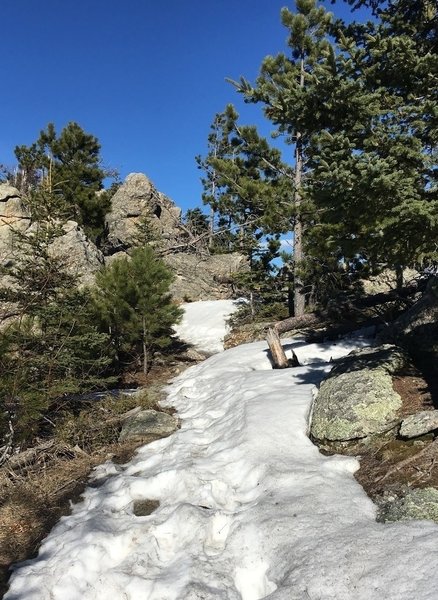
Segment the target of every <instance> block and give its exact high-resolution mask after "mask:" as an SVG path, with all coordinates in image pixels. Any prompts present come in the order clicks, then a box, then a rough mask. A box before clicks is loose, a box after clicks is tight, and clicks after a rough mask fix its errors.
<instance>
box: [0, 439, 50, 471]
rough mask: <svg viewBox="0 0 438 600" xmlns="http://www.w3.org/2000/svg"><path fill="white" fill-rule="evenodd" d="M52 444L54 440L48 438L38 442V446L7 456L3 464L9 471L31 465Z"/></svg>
mask: <svg viewBox="0 0 438 600" xmlns="http://www.w3.org/2000/svg"><path fill="white" fill-rule="evenodd" d="M54 444H55V442H54V440H49V441H47V442H43V443H42V444H39V445H38V446H34V447H33V448H29V449H28V450H24V451H23V452H19V453H18V454H13V455H12V456H10V457H9V458H8V460H7V461H6V462H5V464H4V466H5V467H6V468H7V469H9V470H11V471H15V470H17V469H22V468H24V467H26V466H28V465H32V464H33V463H35V462H36V461H37V460H38V458H39V457H40V456H41V455H42V454H43V453H44V452H47V450H50V449H51V448H52V447H53V446H54Z"/></svg>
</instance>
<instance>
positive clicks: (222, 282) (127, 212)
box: [105, 173, 247, 302]
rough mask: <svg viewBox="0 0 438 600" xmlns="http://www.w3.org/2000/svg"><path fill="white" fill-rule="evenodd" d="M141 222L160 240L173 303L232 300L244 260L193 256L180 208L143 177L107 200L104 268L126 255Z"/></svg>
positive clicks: (131, 177) (236, 256)
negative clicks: (146, 222) (147, 222)
mask: <svg viewBox="0 0 438 600" xmlns="http://www.w3.org/2000/svg"><path fill="white" fill-rule="evenodd" d="M145 217H148V218H149V220H150V224H151V225H152V227H153V228H154V230H155V232H156V234H157V236H158V239H159V241H158V244H157V245H158V246H159V248H160V249H161V250H163V260H164V261H165V262H166V264H167V265H168V266H169V267H170V268H171V269H172V271H173V272H174V273H175V276H176V277H175V281H174V283H173V284H172V287H171V292H172V295H173V297H174V298H175V299H176V300H177V301H179V302H184V301H186V302H187V301H196V300H212V299H223V298H230V297H231V295H232V293H233V290H232V281H231V277H232V275H233V274H235V273H237V272H239V271H242V270H244V269H245V268H247V265H246V261H245V259H244V257H243V256H241V255H240V254H236V253H234V254H221V255H213V256H210V255H208V254H206V253H205V252H204V253H203V254H199V253H196V252H194V251H193V247H191V246H190V244H187V242H188V241H189V238H188V233H187V231H186V230H185V228H184V227H183V226H182V225H181V209H180V208H178V207H177V206H176V205H175V204H174V203H173V202H172V200H170V199H169V198H167V197H166V196H165V195H164V194H162V193H161V192H158V191H157V190H156V188H155V187H154V185H153V184H152V182H151V181H150V180H149V179H148V178H147V177H146V175H143V174H142V173H131V174H130V175H128V176H127V178H126V180H125V182H124V183H123V184H122V185H121V186H120V188H119V189H118V190H117V192H116V193H115V194H114V196H113V198H112V200H111V210H110V212H109V213H108V214H107V216H106V219H105V222H106V228H107V240H108V244H107V247H106V256H105V262H106V264H109V263H110V262H111V261H112V260H117V258H118V257H119V256H126V252H129V249H130V248H131V247H132V244H133V242H134V240H135V238H136V235H138V225H139V223H141V220H142V219H143V218H145ZM185 243H186V246H185ZM172 249H174V251H173V250H172Z"/></svg>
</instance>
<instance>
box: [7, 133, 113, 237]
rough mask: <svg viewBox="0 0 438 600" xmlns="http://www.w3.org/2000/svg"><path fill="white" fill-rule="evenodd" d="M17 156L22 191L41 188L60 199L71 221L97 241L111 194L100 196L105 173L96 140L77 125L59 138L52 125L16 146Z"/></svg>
mask: <svg viewBox="0 0 438 600" xmlns="http://www.w3.org/2000/svg"><path fill="white" fill-rule="evenodd" d="M15 155H16V157H17V160H18V163H19V168H20V173H21V188H22V190H23V191H25V192H28V191H29V190H34V189H35V188H36V187H38V185H40V186H42V187H43V188H45V189H46V190H48V191H49V193H53V194H55V195H57V196H59V197H61V198H62V201H63V203H64V205H65V206H66V207H67V211H68V214H67V216H68V218H72V219H75V220H76V221H78V222H79V224H81V225H83V226H84V229H85V231H86V233H87V235H88V236H89V237H91V238H92V239H96V237H97V236H98V235H99V234H100V233H101V232H102V231H103V228H104V217H105V214H106V212H107V211H108V208H109V201H110V198H109V197H108V194H104V193H100V194H99V193H98V192H99V191H100V190H102V187H103V180H104V178H105V176H106V172H105V170H104V169H103V168H102V166H101V158H100V144H99V142H98V140H97V138H96V137H95V136H93V135H91V134H88V133H86V132H85V131H84V130H83V129H82V128H81V127H80V126H79V125H78V124H77V123H74V122H71V123H68V125H66V127H64V129H63V130H62V131H61V133H60V134H59V135H58V134H57V133H56V130H55V126H54V125H53V123H49V124H48V126H47V128H46V129H45V130H43V131H41V133H40V136H39V138H38V140H37V141H36V142H35V143H34V144H32V145H31V146H28V147H27V146H17V147H16V148H15Z"/></svg>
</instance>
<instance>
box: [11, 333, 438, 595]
mask: <svg viewBox="0 0 438 600" xmlns="http://www.w3.org/2000/svg"><path fill="white" fill-rule="evenodd" d="M293 345H294V349H295V352H296V354H297V355H298V358H299V359H300V362H301V364H303V365H304V366H301V367H299V368H294V369H287V370H284V371H274V370H272V369H271V365H270V363H269V360H268V356H267V351H266V346H265V343H264V342H258V343H254V344H249V345H244V346H240V347H238V348H233V349H231V350H228V351H226V352H224V353H221V354H217V355H215V356H212V357H211V358H209V359H208V360H207V361H205V362H204V363H202V364H200V365H197V366H195V367H192V368H191V369H189V370H188V371H186V372H185V373H184V374H182V375H181V376H180V377H179V378H178V379H177V380H176V381H175V382H174V383H173V384H172V385H171V386H170V387H169V390H168V391H169V396H168V400H167V402H168V404H169V405H173V406H175V407H176V408H177V410H178V413H179V416H180V417H181V421H182V423H181V429H180V430H179V431H177V432H176V433H175V434H174V435H172V436H171V437H169V438H166V439H162V440H159V441H157V442H154V443H152V444H150V445H148V446H144V447H143V448H141V449H140V451H139V452H138V453H137V455H136V456H135V458H134V459H133V460H132V461H131V462H130V463H129V464H127V465H124V466H121V465H114V464H112V463H107V464H104V465H102V466H100V467H99V468H98V469H96V471H95V474H94V478H93V481H92V486H91V487H90V488H88V489H87V491H86V493H85V496H84V500H83V502H81V503H80V504H77V505H76V506H75V507H74V510H73V514H72V515H71V516H69V517H65V518H63V519H62V520H61V522H60V523H59V524H58V525H57V527H56V528H55V529H54V530H53V531H52V533H51V534H50V535H49V537H48V538H47V539H46V540H45V542H44V543H43V545H42V547H41V550H40V554H39V557H38V558H37V559H35V560H33V561H30V562H29V563H28V564H27V565H26V566H23V567H21V568H20V569H19V570H18V571H17V572H16V574H15V576H13V579H12V585H11V589H10V591H9V593H8V594H7V595H6V598H7V600H108V599H111V600H174V599H180V600H221V599H223V600H259V599H261V598H269V599H270V600H309V599H310V600H329V599H333V600H353V599H354V600H356V599H358V600H365V599H366V600H416V599H418V600H420V599H421V600H436V598H437V597H438V595H437V594H438V592H437V590H438V527H437V526H436V525H434V524H433V523H429V522H410V523H404V524H403V523H395V524H387V525H383V524H380V523H376V522H375V507H374V505H373V504H372V502H371V501H370V500H369V499H368V498H367V497H366V495H365V493H364V492H363V490H362V488H361V487H360V486H359V485H358V484H357V483H356V481H355V480H354V477H353V472H354V471H355V470H356V469H357V467H358V463H357V461H356V460H355V459H352V458H347V457H339V456H332V457H325V456H322V455H321V454H320V453H319V452H318V449H317V448H316V447H315V446H314V445H313V444H312V443H311V442H310V441H309V439H308V437H307V436H306V431H307V427H308V419H309V413H310V410H311V405H312V396H313V393H314V390H315V387H314V384H315V383H317V382H318V381H319V380H320V379H321V377H322V376H323V374H324V373H325V372H326V371H327V370H328V368H329V366H328V365H327V363H326V362H325V361H328V360H329V359H330V357H333V358H335V357H337V356H340V355H343V354H345V353H347V352H349V351H350V350H351V349H352V347H353V343H352V342H351V343H342V344H338V345H332V346H328V345H327V346H323V345H318V346H316V345H305V344H304V343H303V342H300V341H295V342H294V343H293ZM146 499H156V500H159V502H160V506H159V507H158V509H157V510H156V511H155V512H153V513H152V514H151V515H149V516H144V517H136V516H135V515H134V513H133V503H134V502H135V501H139V500H146Z"/></svg>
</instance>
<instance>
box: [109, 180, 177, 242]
mask: <svg viewBox="0 0 438 600" xmlns="http://www.w3.org/2000/svg"><path fill="white" fill-rule="evenodd" d="M144 217H149V218H150V219H151V224H152V226H153V227H154V228H155V229H156V231H157V234H159V235H160V236H161V238H162V239H163V240H166V239H167V240H169V242H171V240H172V239H175V238H177V237H178V235H179V234H180V233H181V231H180V229H179V227H178V225H179V223H180V221H181V209H180V208H178V207H177V206H176V205H175V204H174V203H173V202H172V201H171V200H170V199H169V198H167V197H166V196H165V195H164V194H162V193H161V192H158V191H157V190H156V188H155V187H154V185H153V183H152V182H151V181H150V180H149V179H148V177H146V175H144V174H143V173H131V174H130V175H128V176H127V177H126V179H125V182H124V183H123V184H122V185H121V186H120V188H119V189H118V190H117V192H116V193H115V194H114V196H113V197H112V199H111V209H110V212H109V213H108V214H107V215H106V218H105V223H106V228H107V233H108V244H109V253H110V254H111V253H112V252H117V251H119V250H126V249H127V248H129V247H130V246H131V245H132V243H133V241H134V239H135V236H136V234H137V231H138V230H137V226H138V224H139V223H140V222H141V220H142V218H144Z"/></svg>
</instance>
